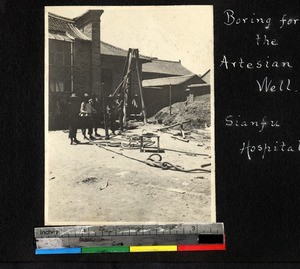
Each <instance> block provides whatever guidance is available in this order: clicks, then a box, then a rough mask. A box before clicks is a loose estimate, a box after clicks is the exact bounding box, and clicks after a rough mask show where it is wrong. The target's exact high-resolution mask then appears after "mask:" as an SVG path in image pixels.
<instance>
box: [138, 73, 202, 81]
mask: <svg viewBox="0 0 300 269" xmlns="http://www.w3.org/2000/svg"><path fill="white" fill-rule="evenodd" d="M194 76H198V75H197V74H190V75H180V76H169V77H161V78H151V79H144V80H143V81H148V80H156V79H157V80H168V79H170V78H171V79H176V78H190V77H194ZM198 77H199V76H198ZM199 78H200V77H199Z"/></svg>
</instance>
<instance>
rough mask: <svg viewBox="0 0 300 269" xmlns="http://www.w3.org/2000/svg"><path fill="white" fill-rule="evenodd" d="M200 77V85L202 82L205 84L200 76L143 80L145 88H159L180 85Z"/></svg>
mask: <svg viewBox="0 0 300 269" xmlns="http://www.w3.org/2000/svg"><path fill="white" fill-rule="evenodd" d="M194 77H198V78H199V82H198V83H199V84H201V83H202V82H203V83H205V82H204V81H203V80H202V79H201V78H200V77H199V76H198V75H196V74H192V75H186V76H176V77H164V78H155V79H146V80H143V87H158V86H166V85H173V86H174V85H180V84H182V83H184V82H187V81H189V80H190V79H192V78H194Z"/></svg>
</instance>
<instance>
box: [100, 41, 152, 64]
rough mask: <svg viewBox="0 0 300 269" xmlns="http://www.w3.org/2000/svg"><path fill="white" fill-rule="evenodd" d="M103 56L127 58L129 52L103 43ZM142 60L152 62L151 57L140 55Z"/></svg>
mask: <svg viewBox="0 0 300 269" xmlns="http://www.w3.org/2000/svg"><path fill="white" fill-rule="evenodd" d="M101 54H104V55H110V56H120V57H127V54H128V51H127V50H124V49H121V48H118V47H116V46H113V45H111V44H108V43H106V42H103V41H101ZM139 56H140V59H144V60H151V59H152V58H151V57H148V56H144V55H141V54H140V55H139Z"/></svg>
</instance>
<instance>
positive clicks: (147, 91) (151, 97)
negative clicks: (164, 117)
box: [143, 77, 202, 117]
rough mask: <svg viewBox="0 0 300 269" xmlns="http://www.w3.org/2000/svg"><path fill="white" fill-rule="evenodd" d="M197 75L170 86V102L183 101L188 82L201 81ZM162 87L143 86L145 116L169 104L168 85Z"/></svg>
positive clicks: (195, 82)
mask: <svg viewBox="0 0 300 269" xmlns="http://www.w3.org/2000/svg"><path fill="white" fill-rule="evenodd" d="M201 82H202V80H201V79H200V78H199V77H194V78H191V79H189V80H188V81H187V82H184V83H182V84H180V85H173V86H171V91H172V96H171V103H172V104H174V103H177V102H183V101H185V100H186V98H187V93H186V91H185V90H186V89H187V86H188V85H190V84H197V83H201ZM161 87H162V89H153V88H144V90H143V92H144V100H145V106H146V111H147V116H149V117H151V116H153V115H155V114H156V113H157V112H158V111H159V110H161V109H162V108H164V107H166V106H169V103H170V86H169V85H166V86H161Z"/></svg>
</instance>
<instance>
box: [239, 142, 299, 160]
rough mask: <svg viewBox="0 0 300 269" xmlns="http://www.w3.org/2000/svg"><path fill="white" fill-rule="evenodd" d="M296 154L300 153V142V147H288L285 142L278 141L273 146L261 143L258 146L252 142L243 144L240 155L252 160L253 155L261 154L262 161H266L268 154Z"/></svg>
mask: <svg viewBox="0 0 300 269" xmlns="http://www.w3.org/2000/svg"><path fill="white" fill-rule="evenodd" d="M272 152H276V153H283V152H285V153H287V152H288V153H296V152H298V153H299V152H300V140H298V145H296V144H294V145H291V144H289V145H287V144H286V143H285V142H284V141H281V142H279V141H276V142H275V143H273V144H269V143H261V144H257V145H253V144H251V142H250V140H248V142H243V145H242V147H241V148H240V154H245V155H246V156H247V159H248V160H252V158H253V155H254V154H256V153H260V155H261V156H260V157H261V159H265V157H266V154H267V153H272Z"/></svg>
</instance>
